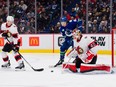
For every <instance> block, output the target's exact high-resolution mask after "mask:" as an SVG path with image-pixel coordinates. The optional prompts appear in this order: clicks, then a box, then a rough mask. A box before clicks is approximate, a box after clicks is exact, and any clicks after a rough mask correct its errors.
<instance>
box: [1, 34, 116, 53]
mask: <svg viewBox="0 0 116 87" xmlns="http://www.w3.org/2000/svg"><path fill="white" fill-rule="evenodd" d="M84 35H85V36H87V37H91V38H92V39H95V40H97V42H98V44H99V51H98V54H111V34H84ZM60 37H62V36H61V35H60V34H31V35H30V34H28V35H20V39H21V42H22V43H21V49H20V52H21V53H59V52H60V51H59V49H60V47H59V46H58V45H59V38H60ZM4 44H5V40H4V39H3V38H2V37H0V49H2V47H3V45H4ZM69 50H70V49H69ZM115 54H116V52H115Z"/></svg>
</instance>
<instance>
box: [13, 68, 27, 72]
mask: <svg viewBox="0 0 116 87" xmlns="http://www.w3.org/2000/svg"><path fill="white" fill-rule="evenodd" d="M15 71H26V69H25V68H22V69H15Z"/></svg>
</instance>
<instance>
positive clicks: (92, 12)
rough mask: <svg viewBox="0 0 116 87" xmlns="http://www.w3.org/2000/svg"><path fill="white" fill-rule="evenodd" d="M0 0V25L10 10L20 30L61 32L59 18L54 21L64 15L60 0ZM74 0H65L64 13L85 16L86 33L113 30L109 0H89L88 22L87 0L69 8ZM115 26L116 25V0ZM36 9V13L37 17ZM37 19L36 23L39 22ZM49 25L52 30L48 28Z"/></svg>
mask: <svg viewBox="0 0 116 87" xmlns="http://www.w3.org/2000/svg"><path fill="white" fill-rule="evenodd" d="M36 1H37V2H36V11H35V0H9V11H8V0H0V25H1V23H3V22H5V21H6V16H7V15H8V12H9V14H10V15H12V16H14V18H15V24H16V25H17V26H18V31H19V33H21V34H33V33H59V27H60V22H59V21H58V22H57V24H56V25H52V24H51V23H52V22H53V21H54V20H56V19H57V18H58V17H60V15H61V0H47V1H46V0H36ZM73 2H74V0H63V9H64V10H63V16H66V17H67V19H68V20H71V16H72V15H73V16H75V17H76V18H77V19H81V20H82V27H83V31H82V32H83V33H86V29H87V28H86V24H87V23H88V33H110V27H111V26H110V0H89V3H88V22H87V23H86V0H80V2H78V3H75V6H73V7H72V8H71V11H69V9H67V8H68V7H70V5H71V4H72V3H73ZM112 8H113V11H112V27H115V28H116V0H113V7H112ZM35 13H37V14H36V15H37V16H36V17H37V20H36V19H35V18H36V17H35ZM36 21H37V26H36V23H35V22H36ZM47 27H49V30H48V29H47Z"/></svg>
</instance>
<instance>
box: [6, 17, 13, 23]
mask: <svg viewBox="0 0 116 87" xmlns="http://www.w3.org/2000/svg"><path fill="white" fill-rule="evenodd" d="M6 20H7V21H10V22H12V23H13V22H14V17H12V16H7V18H6Z"/></svg>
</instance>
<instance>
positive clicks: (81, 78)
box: [0, 53, 116, 87]
mask: <svg viewBox="0 0 116 87" xmlns="http://www.w3.org/2000/svg"><path fill="white" fill-rule="evenodd" d="M22 55H23V56H24V58H25V59H26V60H27V61H28V62H29V63H30V64H31V65H32V66H33V67H34V68H35V69H38V68H42V67H43V68H44V71H42V72H35V71H33V70H32V69H31V68H30V67H29V66H28V65H27V63H26V62H25V65H26V71H14V67H15V66H16V65H17V63H16V61H15V60H14V58H13V56H12V54H9V56H10V60H11V64H12V65H11V69H2V68H0V87H116V73H114V74H92V75H91V74H89V75H85V74H78V73H71V72H69V71H64V73H62V68H61V67H58V68H49V66H50V65H54V64H55V63H56V62H58V60H59V54H32V53H31V54H22ZM0 57H1V56H0ZM67 60H68V58H66V59H65V61H67ZM2 63H3V61H2V59H0V64H2ZM97 63H102V64H103V63H104V64H111V57H110V56H108V55H98V61H97ZM51 70H53V71H54V72H51ZM114 71H115V72H116V70H114Z"/></svg>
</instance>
